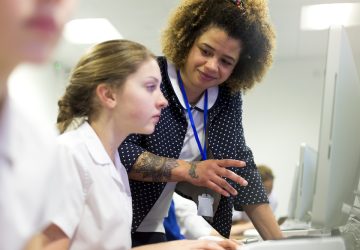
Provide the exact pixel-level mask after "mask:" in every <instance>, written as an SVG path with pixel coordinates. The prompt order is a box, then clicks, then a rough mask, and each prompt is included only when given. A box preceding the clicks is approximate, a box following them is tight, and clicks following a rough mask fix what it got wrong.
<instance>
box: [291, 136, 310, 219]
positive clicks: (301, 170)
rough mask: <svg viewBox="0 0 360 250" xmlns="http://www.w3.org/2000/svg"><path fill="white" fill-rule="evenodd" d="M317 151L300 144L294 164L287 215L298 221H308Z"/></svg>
mask: <svg viewBox="0 0 360 250" xmlns="http://www.w3.org/2000/svg"><path fill="white" fill-rule="evenodd" d="M316 162H317V152H316V150H315V149H313V148H312V147H311V146H309V145H307V144H306V143H302V144H301V145H300V156H299V162H298V164H297V166H296V169H295V172H294V176H293V183H292V189H291V195H290V200H289V209H288V217H289V218H290V219H293V220H295V221H299V222H309V221H310V219H311V209H312V204H313V196H314V189H315V177H316Z"/></svg>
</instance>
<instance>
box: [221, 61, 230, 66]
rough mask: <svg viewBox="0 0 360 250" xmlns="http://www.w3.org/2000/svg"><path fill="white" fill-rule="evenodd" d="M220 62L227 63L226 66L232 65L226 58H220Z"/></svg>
mask: <svg viewBox="0 0 360 250" xmlns="http://www.w3.org/2000/svg"><path fill="white" fill-rule="evenodd" d="M222 63H223V64H224V65H227V66H231V65H232V62H230V61H228V60H222Z"/></svg>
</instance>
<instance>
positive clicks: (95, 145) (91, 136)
mask: <svg viewBox="0 0 360 250" xmlns="http://www.w3.org/2000/svg"><path fill="white" fill-rule="evenodd" d="M78 130H79V133H80V135H81V136H82V138H83V140H84V142H85V144H86V146H87V148H88V150H89V152H90V155H91V157H92V158H93V160H94V161H95V162H96V163H97V164H99V165H109V164H113V162H112V161H111V159H110V157H109V155H108V154H107V152H106V150H105V148H104V145H103V144H102V142H101V141H100V139H99V137H98V136H97V134H96V133H95V131H94V129H93V128H92V127H91V126H90V124H89V123H88V122H84V123H83V124H82V125H81V126H80V127H79V128H78Z"/></svg>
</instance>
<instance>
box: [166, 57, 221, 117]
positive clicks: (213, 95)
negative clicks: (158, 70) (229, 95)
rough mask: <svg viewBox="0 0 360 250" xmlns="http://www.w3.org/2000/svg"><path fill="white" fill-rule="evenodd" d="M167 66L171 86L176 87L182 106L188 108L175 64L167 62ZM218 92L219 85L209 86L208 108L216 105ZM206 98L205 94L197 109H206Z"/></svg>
mask: <svg viewBox="0 0 360 250" xmlns="http://www.w3.org/2000/svg"><path fill="white" fill-rule="evenodd" d="M167 68H168V75H169V79H170V82H171V86H172V88H173V89H174V92H175V94H176V97H177V98H178V100H179V102H180V104H181V106H182V107H183V108H184V109H186V106H185V102H184V98H183V96H182V93H181V90H180V86H179V82H178V79H177V75H176V69H175V66H174V65H173V64H171V63H169V62H167ZM218 94H219V87H218V86H214V87H210V88H208V109H211V107H212V106H214V104H215V102H216V99H217V97H218ZM204 99H205V96H204V95H202V96H201V98H200V100H199V101H198V102H197V103H196V105H195V107H196V109H200V110H201V111H202V110H204Z"/></svg>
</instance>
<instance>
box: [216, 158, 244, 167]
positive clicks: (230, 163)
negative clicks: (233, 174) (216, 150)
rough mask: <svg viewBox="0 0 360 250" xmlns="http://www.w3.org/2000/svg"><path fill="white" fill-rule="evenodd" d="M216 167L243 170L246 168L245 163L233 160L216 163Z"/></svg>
mask: <svg viewBox="0 0 360 250" xmlns="http://www.w3.org/2000/svg"><path fill="white" fill-rule="evenodd" d="M217 163H218V165H219V166H221V167H223V168H227V167H239V168H243V167H245V166H246V162H244V161H239V160H233V159H223V160H218V161H217Z"/></svg>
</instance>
